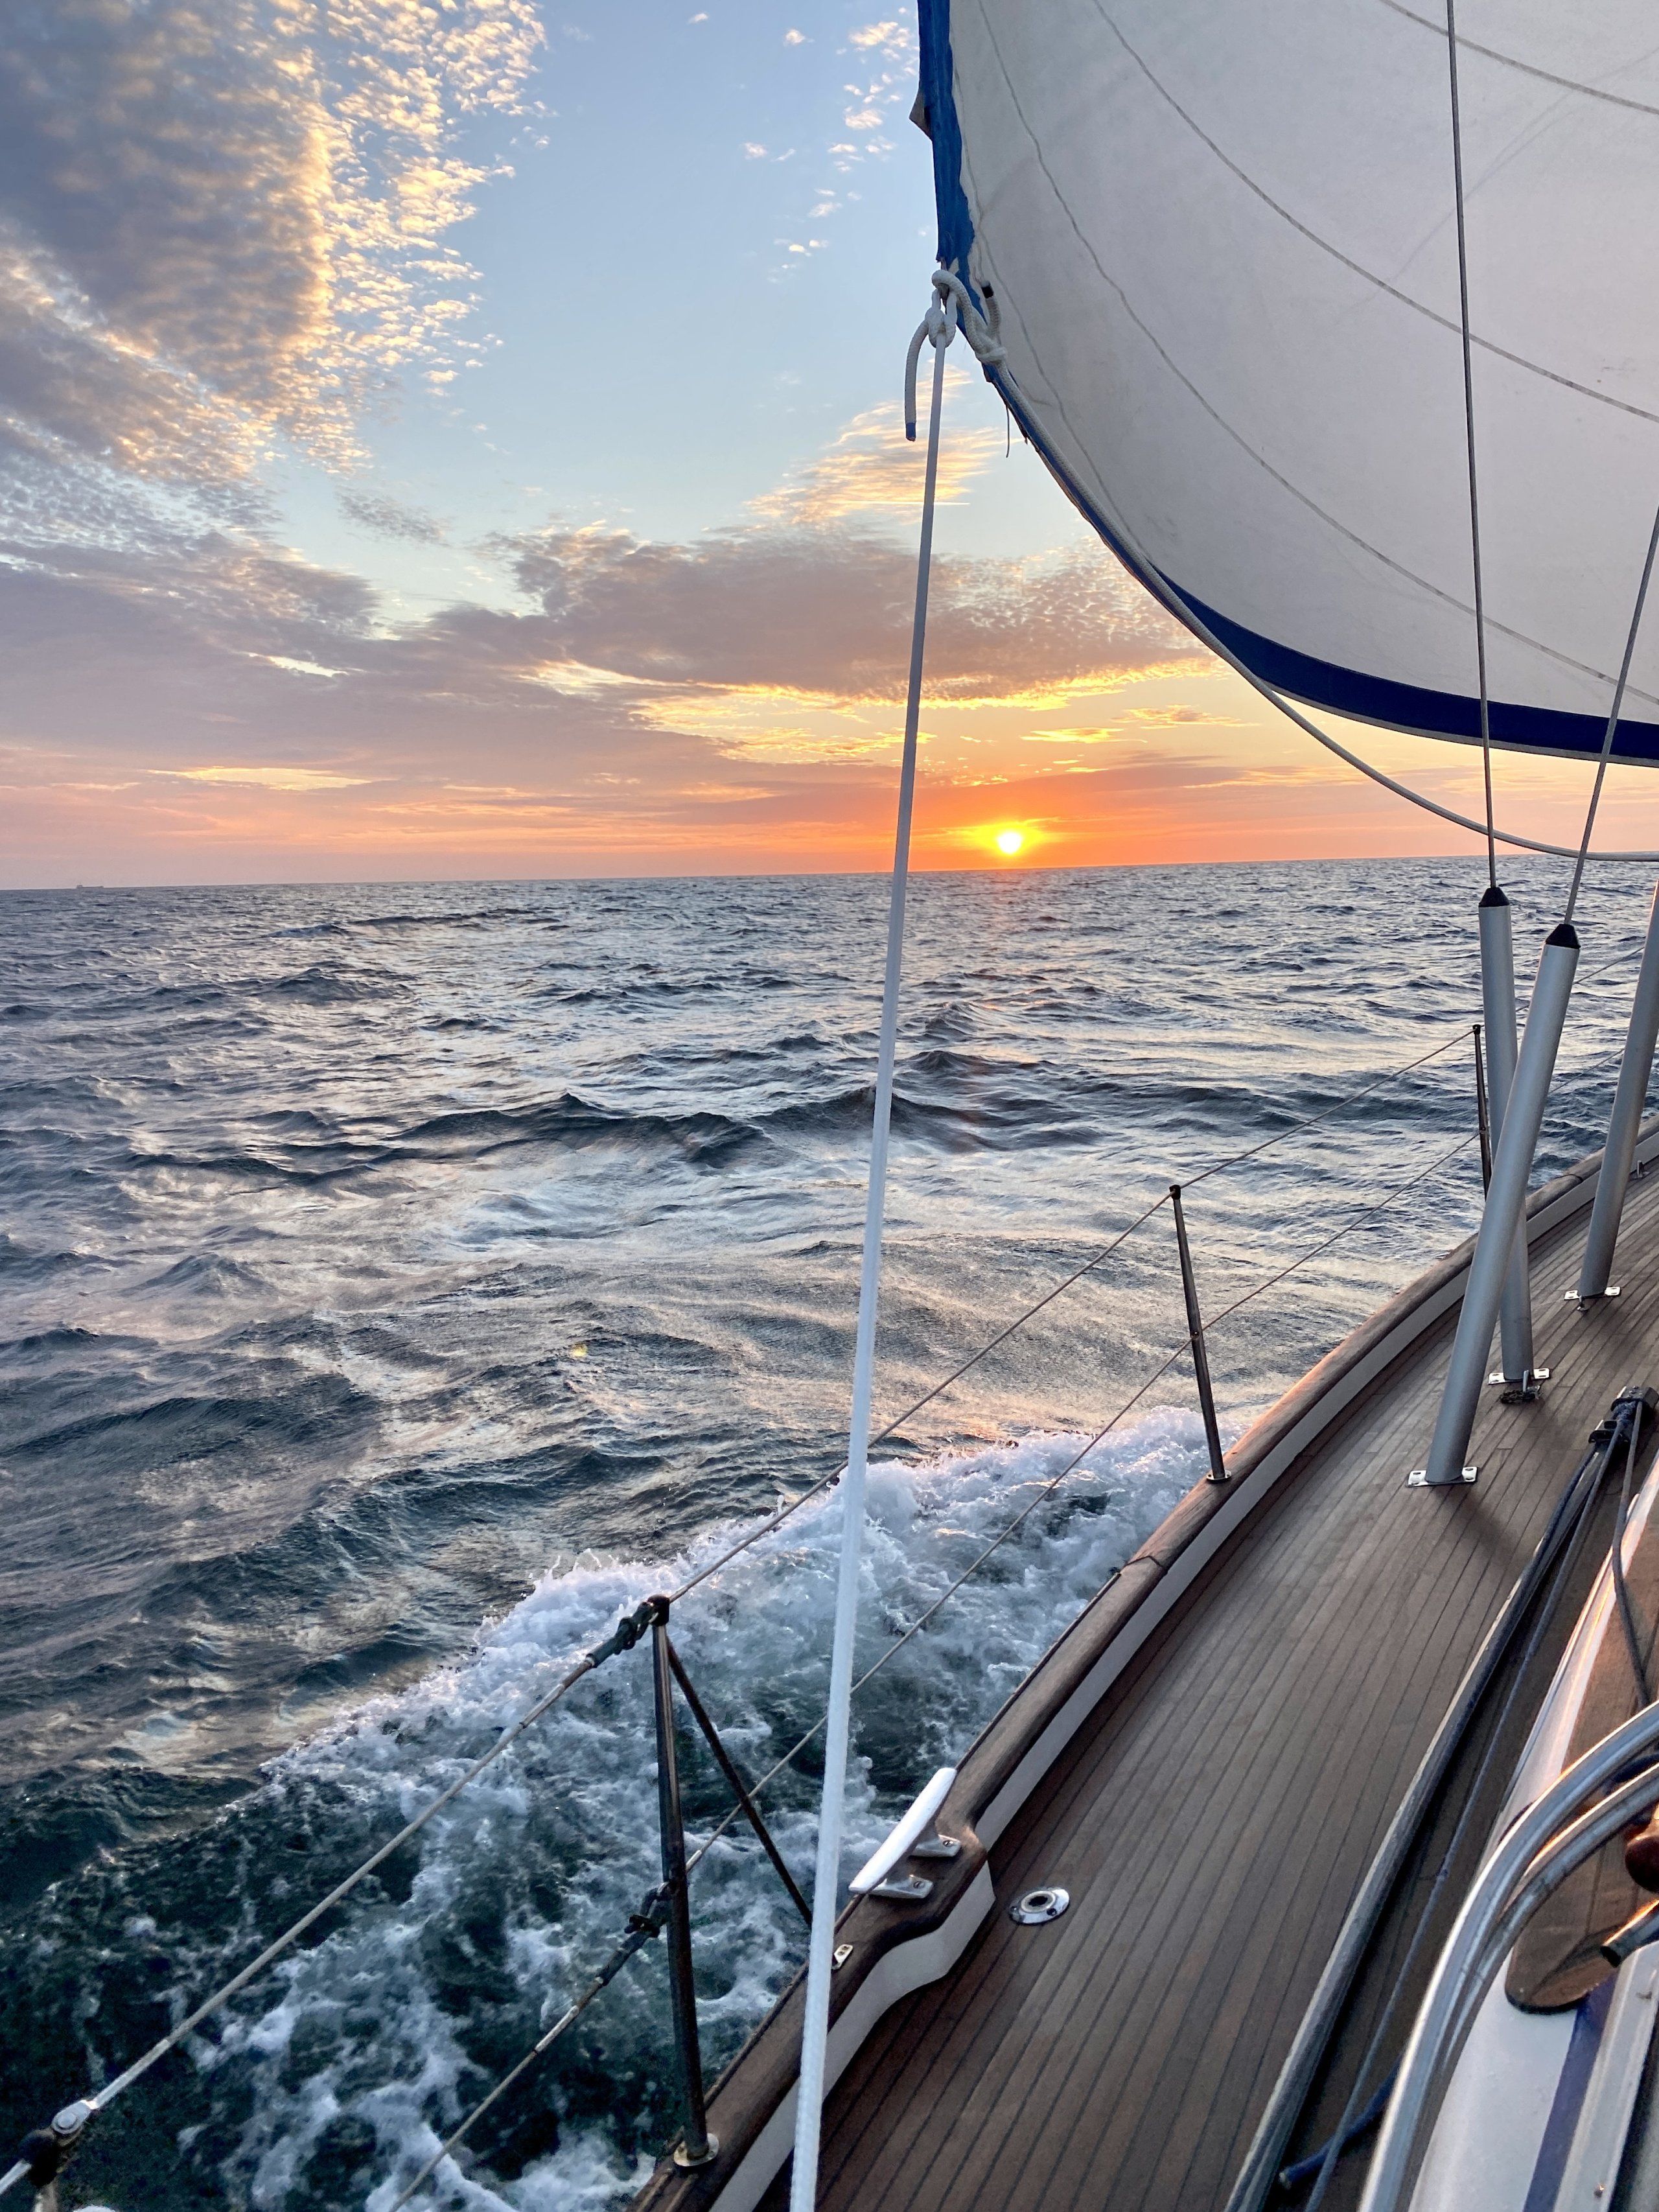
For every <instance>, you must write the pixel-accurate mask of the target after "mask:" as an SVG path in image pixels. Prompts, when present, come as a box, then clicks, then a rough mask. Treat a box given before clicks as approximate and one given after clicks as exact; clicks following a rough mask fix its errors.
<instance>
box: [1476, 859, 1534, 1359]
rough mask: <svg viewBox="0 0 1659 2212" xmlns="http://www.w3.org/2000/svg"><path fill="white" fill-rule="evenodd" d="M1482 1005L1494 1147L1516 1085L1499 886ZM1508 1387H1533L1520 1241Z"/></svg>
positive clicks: (1488, 916)
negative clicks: (1512, 1088)
mask: <svg viewBox="0 0 1659 2212" xmlns="http://www.w3.org/2000/svg"><path fill="white" fill-rule="evenodd" d="M1480 1000H1481V1010H1482V1012H1483V1013H1484V1015H1485V1017H1486V1111H1487V1114H1488V1115H1489V1117H1490V1119H1491V1122H1492V1143H1493V1145H1494V1146H1496V1144H1497V1142H1498V1137H1499V1135H1500V1134H1501V1133H1502V1131H1503V1127H1504V1109H1505V1108H1506V1107H1507V1106H1508V1104H1509V1103H1510V1086H1511V1085H1513V1083H1514V1081H1515V939H1514V933H1513V930H1512V928H1511V910H1510V902H1509V900H1508V899H1507V898H1506V897H1505V896H1504V893H1503V892H1502V890H1499V888H1498V885H1497V884H1489V885H1488V886H1487V889H1486V893H1485V895H1484V896H1482V898H1481V901H1480ZM1498 1340H1499V1345H1500V1355H1499V1365H1500V1366H1501V1368H1502V1370H1503V1376H1504V1382H1505V1383H1513V1384H1515V1385H1516V1386H1517V1387H1519V1388H1522V1389H1526V1388H1528V1386H1529V1385H1530V1383H1531V1381H1532V1280H1531V1270H1530V1266H1529V1263H1528V1255H1527V1246H1526V1240H1525V1238H1524V1237H1518V1236H1517V1237H1516V1243H1515V1250H1514V1253H1513V1254H1512V1255H1511V1256H1510V1271H1509V1273H1508V1274H1507V1275H1505V1277H1504V1295H1503V1297H1502V1299H1501V1300H1500V1301H1499V1304H1498Z"/></svg>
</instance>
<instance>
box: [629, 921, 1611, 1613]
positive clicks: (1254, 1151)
mask: <svg viewBox="0 0 1659 2212" xmlns="http://www.w3.org/2000/svg"><path fill="white" fill-rule="evenodd" d="M1617 957H1618V958H1620V959H1622V958H1626V957H1628V948H1627V949H1626V952H1625V953H1621V954H1620V955H1618V956H1617ZM1614 964H1615V963H1614V962H1613V961H1609V962H1608V963H1607V967H1611V966H1613V965H1614ZM1606 972H1607V970H1606V968H1598V969H1595V975H1604V974H1605V973H1606ZM1586 980H1587V981H1594V976H1591V977H1588V978H1586ZM1466 1036H1468V1030H1467V1029H1465V1028H1463V1027H1462V1026H1461V1025H1460V1026H1459V1028H1458V1029H1457V1030H1455V1032H1454V1034H1453V1035H1452V1036H1449V1037H1448V1038H1447V1039H1446V1041H1445V1042H1444V1043H1443V1044H1437V1045H1435V1046H1433V1047H1432V1048H1431V1049H1430V1050H1429V1051H1427V1052H1425V1053H1420V1054H1419V1055H1418V1057H1417V1058H1416V1059H1415V1060H1407V1061H1406V1062H1405V1063H1404V1064H1403V1065H1402V1066H1399V1067H1394V1068H1390V1069H1389V1071H1388V1073H1386V1074H1383V1075H1379V1076H1376V1077H1375V1078H1374V1079H1372V1081H1370V1083H1366V1084H1363V1085H1361V1086H1360V1088H1359V1089H1358V1091H1348V1092H1347V1093H1346V1095H1345V1096H1344V1097H1340V1098H1338V1099H1335V1100H1334V1101H1333V1103H1331V1104H1330V1105H1328V1106H1322V1107H1321V1108H1320V1109H1319V1111H1318V1113H1316V1114H1309V1115H1305V1116H1304V1119H1302V1120H1301V1121H1291V1122H1290V1123H1289V1124H1287V1126H1286V1127H1284V1128H1283V1129H1279V1130H1276V1131H1275V1132H1274V1133H1273V1135H1272V1136H1270V1137H1264V1138H1263V1139H1261V1143H1260V1144H1255V1145H1250V1146H1247V1147H1246V1148H1245V1150H1244V1151H1243V1152H1232V1153H1230V1154H1229V1155H1228V1157H1227V1158H1225V1159H1222V1160H1212V1162H1211V1163H1210V1164H1209V1166H1208V1167H1206V1168H1200V1169H1199V1170H1198V1171H1197V1173H1196V1174H1194V1175H1189V1176H1187V1177H1186V1178H1185V1179H1184V1180H1183V1182H1182V1186H1181V1187H1182V1189H1183V1190H1192V1189H1194V1188H1195V1187H1196V1186H1197V1185H1198V1184H1199V1183H1201V1182H1208V1181H1209V1179H1210V1177H1211V1176H1218V1175H1225V1174H1226V1173H1227V1172H1228V1170H1230V1169H1232V1168H1236V1167H1242V1166H1243V1164H1244V1163H1245V1162H1246V1161H1247V1160H1253V1159H1255V1158H1257V1157H1258V1156H1259V1155H1260V1154H1261V1153H1262V1152H1268V1151H1271V1149H1272V1148H1273V1146H1275V1145H1282V1144H1284V1143H1285V1141H1286V1140H1287V1139H1289V1138H1291V1137H1294V1136H1297V1135H1298V1134H1299V1133H1301V1132H1302V1131H1303V1130H1304V1129H1312V1128H1316V1127H1318V1125H1319V1124H1320V1123H1321V1122H1322V1121H1329V1120H1330V1119H1331V1117H1332V1116H1333V1115H1336V1114H1340V1113H1341V1112H1342V1111H1343V1109H1345V1108H1346V1107H1349V1106H1353V1105H1357V1104H1358V1102H1359V1100H1360V1099H1362V1098H1369V1097H1370V1095H1371V1093H1372V1092H1373V1091H1380V1090H1382V1089H1383V1086H1384V1085H1387V1084H1389V1083H1395V1082H1397V1081H1398V1080H1399V1079H1400V1078H1401V1076H1402V1075H1409V1074H1410V1073H1412V1072H1413V1069H1414V1068H1419V1067H1422V1066H1425V1065H1426V1064H1427V1062H1428V1061H1430V1060H1437V1059H1438V1058H1439V1057H1440V1055H1441V1054H1443V1053H1448V1052H1449V1051H1450V1050H1451V1049H1452V1048H1453V1046H1454V1045H1456V1044H1461V1043H1462V1041H1463V1039H1464V1038H1465V1037H1466ZM1169 1202H1170V1200H1169V1194H1168V1193H1167V1192H1160V1193H1159V1194H1158V1197H1157V1198H1155V1199H1154V1200H1153V1201H1152V1204H1151V1205H1150V1206H1147V1207H1146V1209H1145V1211H1144V1212H1140V1213H1138V1214H1136V1216H1135V1218H1134V1219H1133V1221H1131V1222H1129V1223H1128V1224H1127V1225H1126V1226H1125V1227H1124V1228H1122V1229H1120V1230H1119V1231H1118V1232H1117V1234H1116V1236H1115V1237H1113V1238H1112V1240H1111V1242H1110V1243H1108V1244H1103V1245H1102V1247H1101V1249H1099V1251H1097V1252H1096V1253H1094V1254H1093V1255H1091V1257H1090V1258H1089V1259H1087V1260H1085V1261H1083V1262H1082V1264H1081V1265H1080V1266H1079V1267H1074V1268H1073V1270H1072V1272H1071V1273H1070V1274H1069V1275H1065V1276H1062V1277H1061V1279H1060V1281H1059V1282H1057V1283H1055V1284H1054V1285H1053V1286H1052V1288H1050V1289H1048V1290H1047V1291H1044V1292H1043V1294H1042V1297H1040V1298H1036V1299H1034V1300H1033V1302H1032V1303H1031V1304H1030V1305H1029V1306H1026V1307H1025V1308H1024V1309H1023V1310H1022V1311H1021V1312H1019V1313H1018V1314H1016V1315H1015V1316H1014V1318H1013V1320H1012V1321H1011V1322H1006V1324H1005V1325H1004V1327H1002V1328H1000V1329H999V1330H998V1331H997V1333H996V1334H995V1335H994V1336H992V1337H988V1338H987V1340H986V1341H985V1342H984V1343H983V1344H981V1346H980V1347H979V1349H978V1350H977V1351H976V1352H969V1355H968V1357H967V1358H965V1359H963V1361H961V1362H960V1363H959V1364H958V1365H957V1366H955V1367H953V1368H952V1369H951V1371H950V1373H949V1374H948V1375H945V1376H941V1377H940V1379H939V1382H937V1383H934V1384H933V1386H932V1388H931V1389H927V1390H924V1391H923V1393H922V1395H921V1397H919V1398H915V1399H913V1400H912V1401H911V1402H910V1403H909V1404H908V1406H907V1407H905V1408H904V1410H903V1412H902V1413H895V1414H894V1416H893V1418H892V1419H891V1420H890V1421H889V1422H888V1423H887V1425H886V1426H885V1427H884V1428H883V1429H879V1430H878V1431H877V1432H876V1434H875V1435H874V1436H872V1437H871V1439H870V1448H871V1449H872V1450H873V1449H875V1447H876V1446H877V1445H878V1444H882V1443H886V1442H887V1441H888V1439H889V1438H890V1437H894V1436H896V1435H897V1433H898V1431H900V1430H901V1429H902V1427H903V1426H904V1425H905V1423H906V1422H907V1421H908V1420H912V1419H915V1416H916V1414H918V1413H921V1411H922V1410H923V1408H924V1407H927V1406H931V1405H932V1404H933V1401H934V1399H936V1398H939V1397H942V1396H943V1395H944V1394H945V1391H947V1390H948V1389H951V1386H952V1384H953V1383H959V1382H960V1381H961V1380H962V1378H963V1376H964V1375H966V1374H968V1373H969V1371H970V1370H972V1369H973V1368H975V1367H977V1366H978V1365H979V1364H980V1362H981V1360H982V1359H985V1358H988V1357H989V1355H990V1354H991V1353H992V1352H994V1351H995V1350H996V1349H997V1347H998V1346H1000V1345H1003V1344H1006V1342H1007V1340H1008V1339H1009V1338H1010V1337H1011V1336H1013V1335H1015V1334H1017V1333H1018V1331H1019V1330H1020V1329H1022V1328H1024V1326H1025V1324H1026V1322H1029V1321H1030V1320H1032V1319H1034V1318H1035V1316H1036V1315H1038V1314H1040V1313H1041V1312H1042V1310H1043V1308H1044V1307H1045V1306H1049V1305H1052V1304H1054V1300H1055V1299H1056V1298H1057V1297H1060V1296H1061V1295H1062V1294H1063V1293H1064V1292H1065V1291H1068V1290H1070V1289H1071V1287H1072V1285H1073V1284H1074V1283H1079V1282H1081V1281H1082V1279H1083V1278H1084V1277H1085V1275H1088V1274H1091V1273H1093V1272H1094V1270H1095V1269H1096V1268H1097V1267H1100V1266H1102V1265H1103V1262H1104V1261H1108V1260H1109V1259H1110V1258H1111V1256H1112V1255H1113V1253H1115V1251H1116V1250H1117V1249H1118V1248H1119V1246H1120V1245H1121V1244H1123V1243H1126V1242H1127V1240H1128V1238H1130V1237H1133V1235H1134V1233H1135V1231H1136V1230H1137V1229H1143V1228H1145V1226H1146V1224H1147V1223H1148V1222H1149V1221H1150V1220H1151V1219H1152V1216H1153V1215H1154V1214H1155V1213H1158V1212H1161V1211H1162V1209H1163V1208H1164V1206H1167V1205H1168V1204H1169ZM841 1475H842V1470H841V1469H840V1468H836V1470H835V1471H834V1472H833V1473H832V1474H823V1475H820V1476H819V1477H818V1479H817V1481H816V1482H814V1483H812V1484H811V1485H810V1486H809V1487H808V1488H806V1489H805V1490H804V1491H802V1492H801V1493H800V1495H799V1498H791V1499H790V1500H789V1501H788V1503H787V1504H785V1505H781V1506H780V1507H779V1509H778V1510H777V1511H776V1512H775V1513H773V1514H770V1515H769V1516H768V1517H767V1518H766V1519H765V1520H764V1521H763V1522H761V1523H760V1524H759V1526H758V1527H757V1528H752V1529H750V1531H749V1532H748V1533H747V1534H745V1535H743V1536H741V1537H739V1538H738V1541H737V1542H736V1543H735V1544H733V1545H732V1547H730V1549H729V1550H726V1551H724V1552H722V1553H720V1555H719V1556H718V1558H716V1559H711V1560H710V1561H709V1562H708V1565H707V1566H703V1567H699V1568H698V1570H697V1571H696V1574H694V1575H690V1576H688V1577H687V1578H686V1579H685V1581H684V1582H683V1583H681V1584H680V1585H679V1587H678V1589H675V1590H672V1591H671V1592H670V1593H669V1595H668V1603H669V1604H671V1605H677V1604H678V1602H679V1601H680V1600H681V1599H682V1598H683V1597H688V1596H690V1593H691V1592H692V1591H693V1590H694V1589H697V1588H698V1586H699V1585H700V1584H701V1583H706V1582H707V1581H708V1579H709V1577H711V1576H712V1575H717V1574H718V1573H719V1572H720V1569H721V1568H722V1567H726V1566H729V1565H731V1564H732V1560H733V1559H737V1558H738V1556H739V1555H740V1554H741V1553H744V1552H746V1551H747V1550H748V1549H749V1547H750V1545H752V1544H757V1543H758V1542H759V1541H760V1540H761V1539H762V1537H763V1536H769V1535H770V1534H771V1533H772V1531H773V1530H774V1529H775V1528H781V1527H782V1525H783V1523H784V1522H786V1521H787V1520H789V1519H790V1518H791V1516H793V1515H794V1514H797V1513H799V1511H800V1510H801V1508H802V1507H803V1506H805V1505H809V1504H811V1501H812V1499H813V1498H816V1497H817V1496H818V1495H819V1494H820V1493H821V1492H823V1491H825V1490H828V1489H829V1488H830V1487H831V1486H833V1485H834V1484H836V1483H837V1482H839V1481H840V1480H841Z"/></svg>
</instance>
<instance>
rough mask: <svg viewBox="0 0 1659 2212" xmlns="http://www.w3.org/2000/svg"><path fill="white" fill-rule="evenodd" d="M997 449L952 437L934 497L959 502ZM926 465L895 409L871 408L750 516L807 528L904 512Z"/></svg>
mask: <svg viewBox="0 0 1659 2212" xmlns="http://www.w3.org/2000/svg"><path fill="white" fill-rule="evenodd" d="M967 381H968V377H967V374H966V372H965V371H964V370H962V369H952V370H951V371H949V372H948V382H949V384H950V385H951V386H962V385H963V384H966V383H967ZM1002 448H1003V441H1002V435H1001V433H1000V431H998V430H995V429H993V428H989V427H987V428H981V429H977V430H967V431H960V432H957V433H954V434H953V435H951V438H950V439H949V440H948V441H945V446H944V447H943V449H942V451H941V452H940V454H939V498H940V499H941V500H945V501H950V500H957V499H960V498H961V497H962V495H963V493H964V491H966V489H967V488H968V486H969V484H970V483H972V482H973V480H974V478H975V477H976V476H978V475H979V473H980V472H981V470H982V469H985V468H987V466H988V465H990V463H991V461H992V460H993V459H1000V456H1001V453H1002ZM926 459H927V454H926V449H925V447H923V446H922V444H921V441H920V440H917V441H915V442H914V443H912V442H910V441H908V440H907V439H906V438H905V436H904V435H903V416H902V410H901V409H900V408H899V406H898V405H897V404H896V403H887V404H883V405H881V406H879V407H872V408H870V409H868V410H866V412H865V413H864V414H862V415H857V416H854V418H853V420H852V422H849V423H848V426H847V428H845V429H844V430H843V431H842V434H841V435H840V436H839V437H838V438H837V439H836V441H835V443H834V444H833V445H832V446H830V447H829V449H828V451H827V452H825V453H821V454H820V455H819V456H818V458H817V459H816V460H814V461H809V462H808V463H807V464H806V465H805V467H804V468H801V469H799V470H797V471H794V473H793V475H791V476H790V477H787V479H786V480H785V482H784V483H782V484H781V486H780V487H779V488H778V489H777V490H775V491H772V492H767V493H765V494H763V495H762V496H761V497H760V498H759V499H757V500H755V501H751V502H750V512H751V513H754V514H756V515H758V516H760V517H762V518H763V520H766V521H769V522H782V523H790V524H797V525H801V524H805V525H811V526H817V525H821V524H824V523H831V522H840V521H843V520H846V519H847V518H848V517H849V516H852V515H870V514H877V513H902V514H908V513H911V512H913V511H914V510H915V509H916V508H918V507H920V506H921V484H922V473H923V469H924V466H925V464H926Z"/></svg>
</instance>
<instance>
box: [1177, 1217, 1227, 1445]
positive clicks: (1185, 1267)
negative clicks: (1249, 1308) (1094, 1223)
mask: <svg viewBox="0 0 1659 2212" xmlns="http://www.w3.org/2000/svg"><path fill="white" fill-rule="evenodd" d="M1170 1206H1172V1207H1173V1208H1174V1211H1175V1230H1176V1251H1177V1252H1178V1253H1179V1254H1180V1255H1181V1294H1182V1297H1183V1298H1185V1300H1186V1301H1187V1334H1188V1336H1189V1337H1190V1338H1191V1339H1192V1345H1193V1372H1194V1375H1195V1376H1197V1377H1198V1404H1199V1410H1200V1413H1202V1414H1203V1416H1204V1441H1205V1443H1206V1445H1207V1446H1208V1448H1209V1453H1210V1472H1209V1474H1208V1476H1207V1477H1206V1480H1208V1481H1210V1482H1225V1480H1227V1468H1226V1463H1225V1460H1224V1459H1223V1457H1222V1451H1221V1431H1220V1429H1219V1428H1218V1426H1217V1425H1216V1418H1215V1391H1214V1389H1213V1387H1212V1384H1211V1382H1210V1355H1209V1353H1208V1352H1206V1350H1205V1348H1204V1316H1203V1315H1202V1314H1201V1313H1200V1310H1199V1304H1198V1283H1197V1280H1196V1279H1195V1278H1194V1274H1193V1254H1192V1247H1191V1246H1190V1245H1189V1244H1188V1242H1187V1216H1186V1213H1185V1212H1184V1211H1183V1210H1182V1204H1181V1185H1180V1184H1179V1183H1178V1182H1172V1183H1171V1184H1170Z"/></svg>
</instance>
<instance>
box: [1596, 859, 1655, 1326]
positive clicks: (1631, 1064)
mask: <svg viewBox="0 0 1659 2212" xmlns="http://www.w3.org/2000/svg"><path fill="white" fill-rule="evenodd" d="M1656 1041H1659V887H1656V889H1655V891H1654V895H1653V908H1652V911H1651V913H1650V915H1649V917H1648V936H1647V942H1646V944H1645V945H1644V946H1643V948H1642V965H1641V969H1640V971H1639V972H1638V975H1637V978H1636V995H1635V998H1634V1000H1632V1004H1631V1010H1630V1027H1629V1029H1628V1030H1626V1034H1625V1055H1624V1058H1623V1059H1622V1060H1620V1064H1619V1086H1618V1089H1617V1090H1616V1091H1614V1092H1613V1115H1612V1118H1611V1120H1610V1121H1608V1123H1607V1149H1606V1151H1605V1152H1603V1153H1602V1155H1601V1176H1600V1178H1599V1180H1598V1181H1597V1182H1596V1186H1595V1205H1594V1206H1592V1207H1591V1209H1590V1222H1589V1234H1588V1235H1587V1236H1586V1237H1585V1239H1584V1264H1583V1267H1581V1268H1580V1270H1579V1273H1578V1293H1577V1295H1578V1299H1579V1303H1580V1304H1585V1305H1587V1304H1589V1302H1590V1300H1591V1299H1592V1298H1602V1297H1607V1295H1608V1283H1607V1276H1608V1274H1609V1273H1611V1271H1612V1267H1613V1248H1614V1246H1615V1245H1616V1244H1617V1243H1618V1241H1619V1223H1620V1217H1621V1215H1622V1214H1623V1212H1624V1210H1625V1193H1626V1190H1627V1189H1628V1188H1629V1187H1630V1173H1631V1166H1632V1162H1633V1161H1634V1159H1635V1158H1636V1139H1637V1134H1638V1131H1639V1130H1640V1128H1641V1126H1642V1109H1643V1108H1644V1106H1645V1105H1646V1103H1647V1097H1648V1084H1649V1081H1650V1078H1651V1076H1652V1073H1653V1049H1654V1045H1655V1042H1656Z"/></svg>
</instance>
